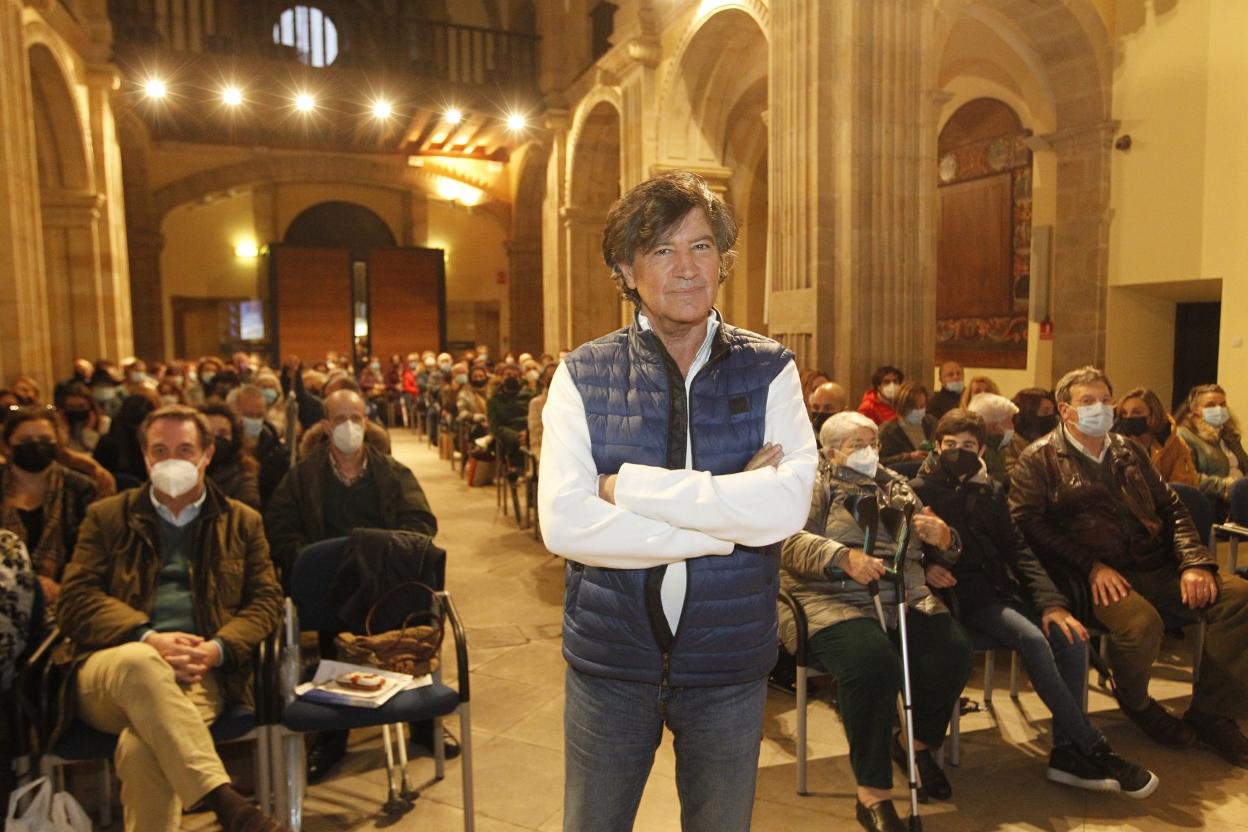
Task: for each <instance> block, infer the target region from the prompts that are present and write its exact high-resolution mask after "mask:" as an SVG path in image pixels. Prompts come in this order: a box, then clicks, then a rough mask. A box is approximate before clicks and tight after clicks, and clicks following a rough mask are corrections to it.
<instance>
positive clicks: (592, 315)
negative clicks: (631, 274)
mask: <svg viewBox="0 0 1248 832" xmlns="http://www.w3.org/2000/svg"><path fill="white" fill-rule="evenodd" d="M570 178H571V182H570V186H569V187H570V194H571V205H570V206H569V207H568V208H567V209H565V211H564V222H565V224H566V226H567V232H568V233H567V245H568V259H567V262H568V265H569V269H568V275H569V280H570V282H571V284H572V285H571V289H572V291H571V297H572V303H571V309H570V310H569V311H570V314H571V320H570V325H569V330H568V331H569V332H571V335H572V338H571V345H572V346H576V345H578V344H583V343H585V342H586V341H590V340H592V339H594V338H597V337H599V336H601V335H606V334H607V333H608V332H610V331H612V330H614V329H617V328H619V326H620V317H621V316H620V293H619V290H618V289H617V288H616V286H615V283H614V281H612V280H611V277H610V274H609V273H608V271H607V268H606V266H605V265H604V264H603V262H602V228H603V225H604V224H605V223H606V219H607V212H608V211H609V210H610V208H611V205H612V204H613V203H614V202H615V201H616V200H617V199H619V196H620V114H619V111H618V110H616V109H615V107H613V106H612V105H611V104H609V103H607V102H605V101H603V102H600V103H598V104H597V105H596V106H595V107H594V108H593V109H592V110H591V111H590V113H589V115H588V116H587V117H586V119H585V122H584V125H583V126H582V129H581V132H580V135H579V136H578V138H577V141H576V145H575V147H574V148H573V151H572V171H571V177H570Z"/></svg>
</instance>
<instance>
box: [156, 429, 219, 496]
mask: <svg viewBox="0 0 1248 832" xmlns="http://www.w3.org/2000/svg"><path fill="white" fill-rule="evenodd" d="M212 451H213V448H212V447H211V446H209V447H207V448H205V447H204V446H203V444H202V443H201V442H200V436H199V428H198V427H196V425H195V423H194V422H192V421H191V420H189V419H186V420H183V419H157V420H156V421H155V422H153V423H152V424H151V425H149V426H148V429H147V453H146V454H145V459H146V461H147V470H148V471H149V472H150V471H151V470H152V466H153V465H155V464H156V463H158V462H164V461H165V460H166V459H184V460H186V461H187V462H190V463H192V464H193V465H195V466H196V467H198V468H199V482H198V483H197V484H196V487H198V486H200V485H203V484H204V469H205V468H206V467H207V466H208V463H209V462H210V461H211V460H212Z"/></svg>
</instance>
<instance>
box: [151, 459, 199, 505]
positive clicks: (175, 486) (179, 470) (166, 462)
mask: <svg viewBox="0 0 1248 832" xmlns="http://www.w3.org/2000/svg"><path fill="white" fill-rule="evenodd" d="M151 478H152V487H153V488H155V489H156V490H157V491H159V492H160V493H161V494H164V495H165V496H167V497H170V498H172V499H174V500H176V499H178V498H179V497H181V496H182V495H183V494H186V493H188V492H190V491H191V490H192V489H194V488H195V486H197V485H199V466H198V465H196V464H195V463H193V462H188V461H187V460H185V459H162V460H161V461H160V462H157V463H156V464H155V465H153V466H152V469H151Z"/></svg>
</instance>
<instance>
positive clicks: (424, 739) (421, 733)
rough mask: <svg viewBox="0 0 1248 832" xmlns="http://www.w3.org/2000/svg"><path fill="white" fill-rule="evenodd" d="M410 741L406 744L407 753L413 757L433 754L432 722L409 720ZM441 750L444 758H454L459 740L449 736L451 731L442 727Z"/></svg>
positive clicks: (457, 752)
mask: <svg viewBox="0 0 1248 832" xmlns="http://www.w3.org/2000/svg"><path fill="white" fill-rule="evenodd" d="M408 728H409V729H410V730H411V732H412V741H411V743H410V744H409V745H408V753H409V754H410V755H411V756H413V757H432V756H433V722H432V721H429V722H409V723H408ZM442 752H443V753H444V754H445V755H446V759H448V760H454V759H455V758H456V757H458V756H459V740H457V739H455V738H454V737H453V736H451V732H450V731H447V730H446V729H445V728H443V729H442Z"/></svg>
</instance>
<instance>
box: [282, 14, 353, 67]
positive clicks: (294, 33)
mask: <svg viewBox="0 0 1248 832" xmlns="http://www.w3.org/2000/svg"><path fill="white" fill-rule="evenodd" d="M273 42H274V43H276V44H277V45H278V46H285V47H288V48H290V49H293V50H294V51H295V53H296V54H297V55H298V57H299V62H300V63H302V64H306V65H308V66H329V65H330V64H332V63H333V62H334V59H335V58H337V57H338V27H337V26H335V25H334V22H333V21H332V20H330V19H329V15H327V14H325V13H324V12H323V11H321V10H320V9H318V8H317V7H316V6H291V7H290V8H288V9H286V11H284V12H282V13H281V14H280V15H278V18H277V22H276V23H274V24H273Z"/></svg>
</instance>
